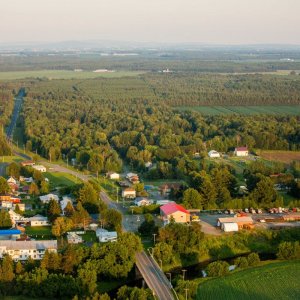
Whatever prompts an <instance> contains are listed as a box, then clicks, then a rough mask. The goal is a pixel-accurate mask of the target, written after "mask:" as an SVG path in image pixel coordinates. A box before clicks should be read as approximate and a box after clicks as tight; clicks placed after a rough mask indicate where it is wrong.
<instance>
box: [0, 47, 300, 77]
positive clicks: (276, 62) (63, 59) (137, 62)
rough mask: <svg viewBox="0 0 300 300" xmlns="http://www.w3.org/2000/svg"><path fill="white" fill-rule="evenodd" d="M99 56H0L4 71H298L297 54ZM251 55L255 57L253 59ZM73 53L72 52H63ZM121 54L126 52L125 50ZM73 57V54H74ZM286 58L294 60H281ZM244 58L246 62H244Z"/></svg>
mask: <svg viewBox="0 0 300 300" xmlns="http://www.w3.org/2000/svg"><path fill="white" fill-rule="evenodd" d="M100 52H101V51H99V53H97V52H95V53H94V54H81V55H78V53H77V52H76V54H75V55H64V53H62V54H61V55H59V54H57V53H55V54H56V55H55V56H51V55H48V53H45V52H43V53H38V54H36V53H34V54H33V53H27V55H26V56H19V57H18V56H13V57H9V56H6V57H4V56H1V57H0V64H1V70H3V71H20V70H21V71H29V70H45V69H46V70H47V69H49V70H74V69H78V68H80V69H83V70H88V71H91V70H95V69H114V70H133V71H141V70H142V71H155V72H157V71H162V70H163V69H166V68H169V69H170V70H172V71H178V72H182V71H185V72H225V73H229V72H243V73H244V72H272V71H276V70H299V69H300V64H299V62H298V61H297V60H298V59H299V56H300V55H299V51H297V50H296V51H293V50H292V51H286V50H283V51H280V50H278V51H276V50H274V51H272V50H267V51H259V52H257V51H256V50H254V49H253V50H248V51H247V49H246V50H241V51H239V50H234V49H231V50H229V49H226V50H224V49H209V50H208V49H202V50H201V51H184V50H165V51H156V52H155V51H138V50H137V51H135V52H136V53H137V54H138V55H135V56H127V57H126V56H116V55H114V56H100V55H99V54H100ZM253 52H255V55H254V56H253ZM66 53H67V54H72V52H66ZM123 53H126V51H124V52H123ZM73 54H74V53H73ZM286 57H289V58H294V59H295V60H296V61H280V59H284V58H286ZM245 59H246V60H247V61H245Z"/></svg>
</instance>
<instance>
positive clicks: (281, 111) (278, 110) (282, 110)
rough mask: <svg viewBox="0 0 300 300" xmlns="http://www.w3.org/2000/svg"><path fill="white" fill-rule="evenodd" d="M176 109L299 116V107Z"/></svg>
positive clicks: (183, 108)
mask: <svg viewBox="0 0 300 300" xmlns="http://www.w3.org/2000/svg"><path fill="white" fill-rule="evenodd" d="M176 109H178V110H181V111H184V110H190V111H196V112H199V113H201V114H203V115H231V114H238V115H260V114H267V115H300V105H290V106H288V105H264V106H226V107H225V106H180V107H176Z"/></svg>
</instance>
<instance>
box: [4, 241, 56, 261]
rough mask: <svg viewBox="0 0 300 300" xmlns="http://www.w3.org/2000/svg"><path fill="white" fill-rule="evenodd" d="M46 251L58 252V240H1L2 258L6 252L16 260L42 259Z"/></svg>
mask: <svg viewBox="0 0 300 300" xmlns="http://www.w3.org/2000/svg"><path fill="white" fill-rule="evenodd" d="M46 251H49V252H55V253H56V252H57V241H56V240H49V241H11V240H5V241H0V258H3V256H4V255H5V254H8V255H9V256H11V258H12V259H13V260H14V261H18V260H22V261H24V260H27V259H28V258H32V259H34V260H41V259H42V258H43V257H44V254H45V252H46Z"/></svg>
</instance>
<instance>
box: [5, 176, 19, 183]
mask: <svg viewBox="0 0 300 300" xmlns="http://www.w3.org/2000/svg"><path fill="white" fill-rule="evenodd" d="M7 183H8V184H17V183H18V182H17V180H16V179H14V178H13V177H12V176H10V177H9V178H8V179H7Z"/></svg>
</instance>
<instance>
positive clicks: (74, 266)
mask: <svg viewBox="0 0 300 300" xmlns="http://www.w3.org/2000/svg"><path fill="white" fill-rule="evenodd" d="M141 249H142V246H141V241H140V239H139V238H138V237H137V236H135V235H134V234H132V233H124V234H122V235H120V236H119V237H118V241H117V242H115V243H107V244H103V245H100V244H94V245H93V246H92V247H90V248H89V247H84V246H74V245H69V246H67V247H66V248H65V249H63V251H62V252H61V253H49V252H46V254H45V256H44V258H43V259H42V260H41V261H40V262H37V261H33V260H32V259H28V260H27V262H26V263H24V264H22V263H20V262H17V263H14V262H13V261H12V259H11V258H10V257H9V256H4V258H3V260H2V262H1V263H0V295H1V296H17V295H20V296H26V297H30V298H46V299H61V298H63V299H66V298H67V299H72V298H73V297H75V296H76V297H77V299H78V298H79V299H86V297H87V296H91V298H90V299H95V300H96V299H97V300H108V299H110V297H109V296H108V295H107V294H106V295H102V296H100V295H99V294H98V288H99V284H101V281H105V280H118V279H122V278H126V277H127V276H128V275H129V273H130V271H131V270H132V268H133V266H134V263H135V253H136V252H137V251H140V250H141ZM132 292H133V289H132V288H128V287H126V286H125V287H122V288H121V289H120V290H119V292H118V297H117V299H126V298H122V297H123V296H124V295H128V294H129V296H130V294H131V293H132ZM134 293H135V294H137V295H144V298H142V299H152V298H151V297H150V296H151V294H150V295H149V292H148V291H146V290H140V289H135V291H134ZM148 296H149V297H150V298H147V297H148ZM75 299H76V298H75ZM134 299H140V298H134Z"/></svg>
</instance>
